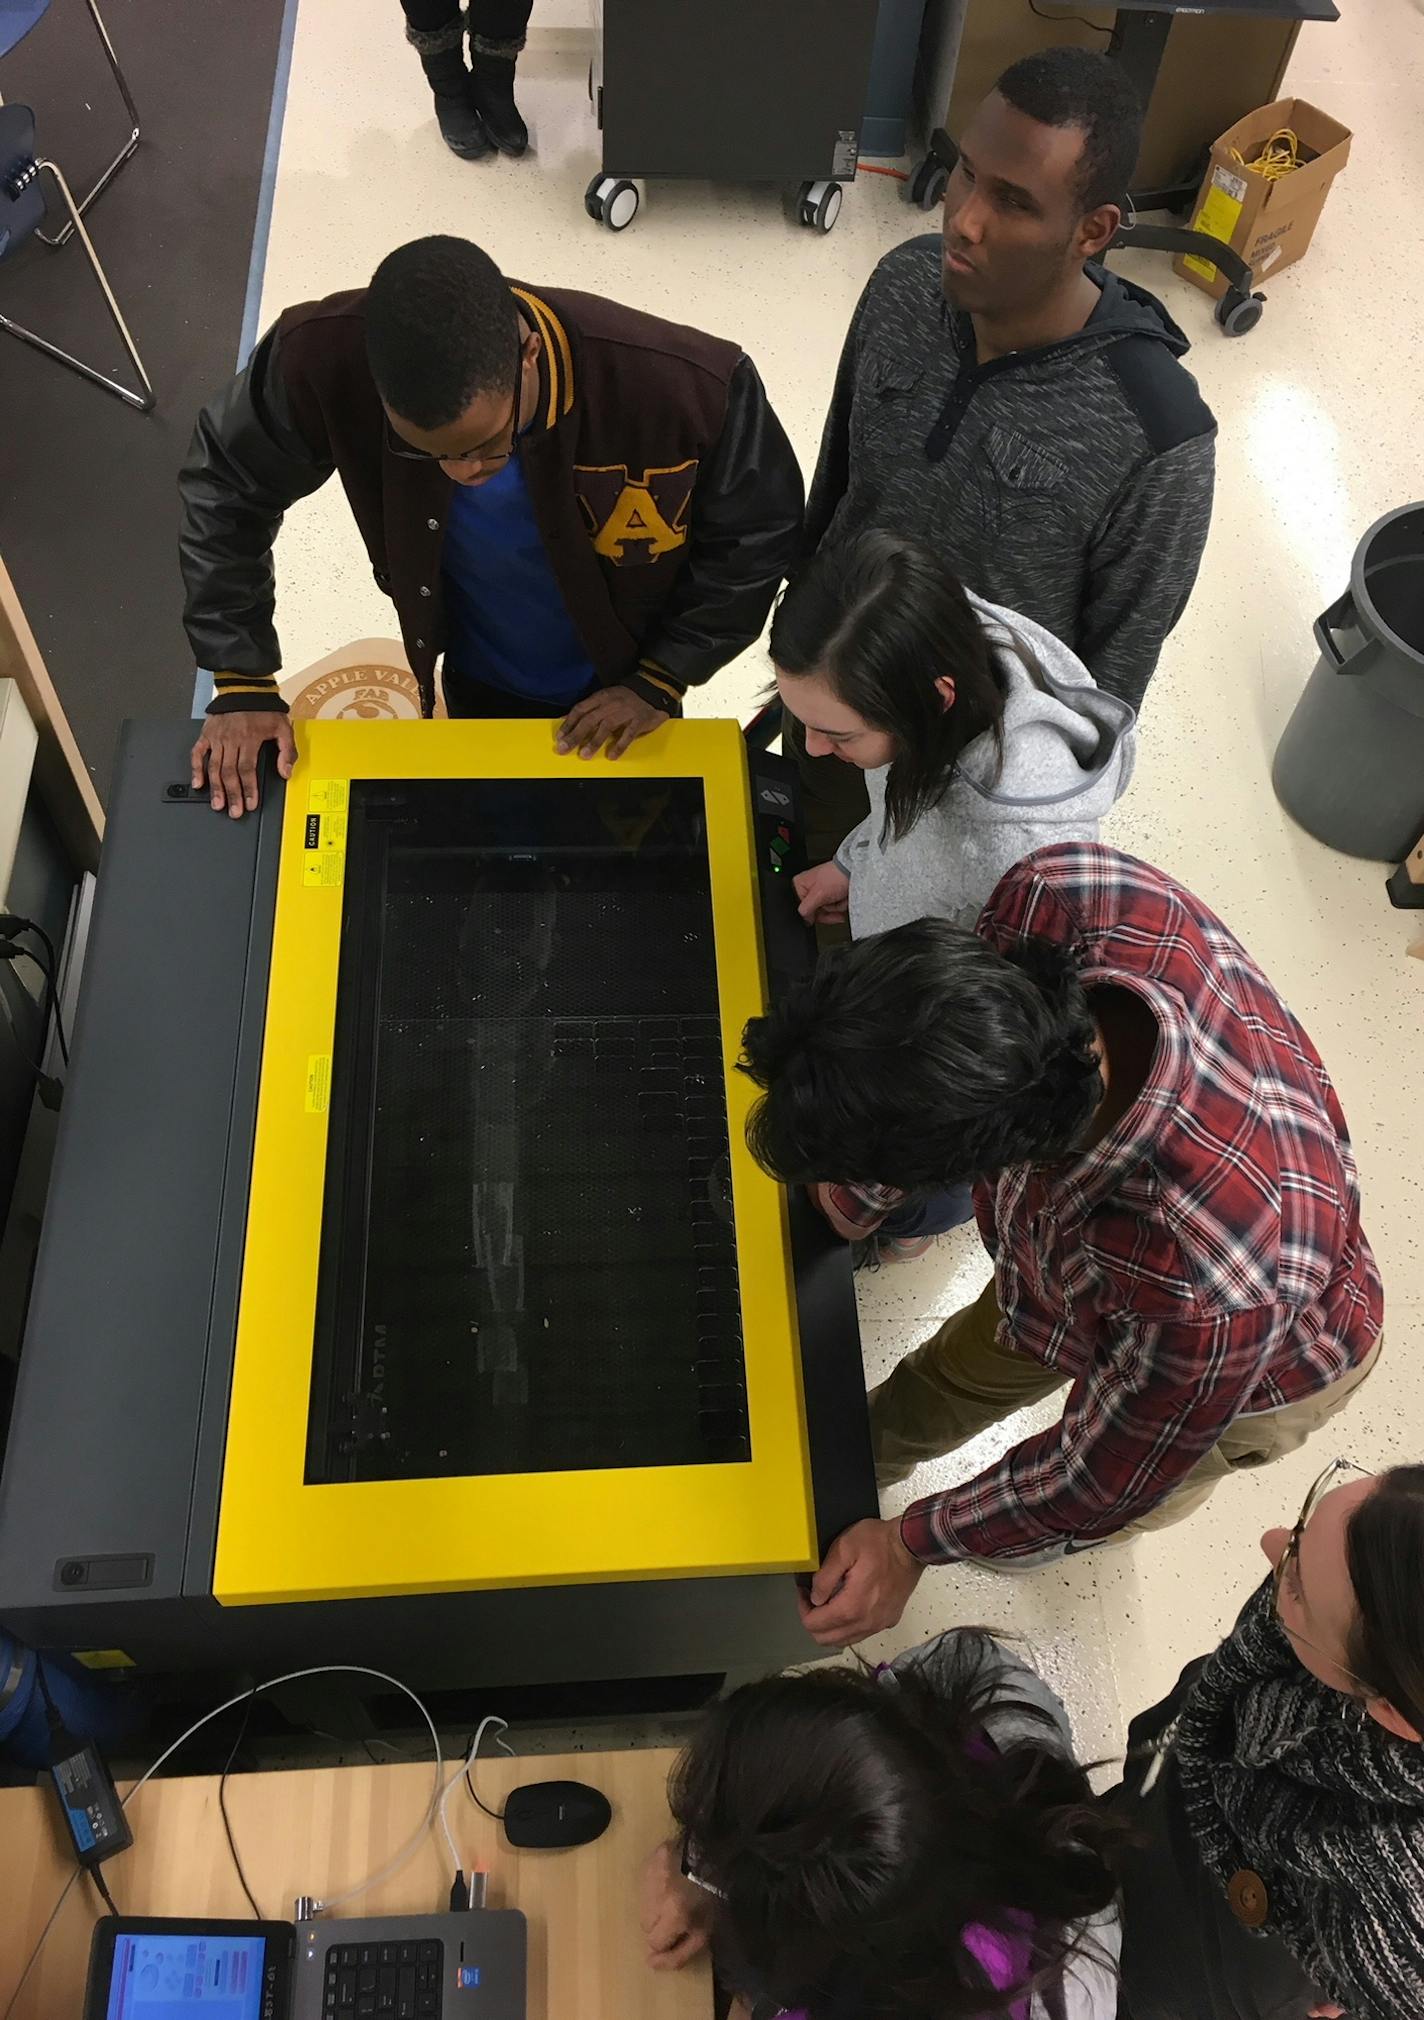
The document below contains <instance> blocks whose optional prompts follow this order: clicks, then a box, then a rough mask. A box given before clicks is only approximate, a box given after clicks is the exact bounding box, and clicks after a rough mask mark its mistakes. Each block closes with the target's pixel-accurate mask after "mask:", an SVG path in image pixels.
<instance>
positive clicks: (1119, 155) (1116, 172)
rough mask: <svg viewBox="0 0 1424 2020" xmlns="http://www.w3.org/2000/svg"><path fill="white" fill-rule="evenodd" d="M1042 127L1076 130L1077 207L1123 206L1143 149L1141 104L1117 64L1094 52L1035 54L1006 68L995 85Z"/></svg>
mask: <svg viewBox="0 0 1424 2020" xmlns="http://www.w3.org/2000/svg"><path fill="white" fill-rule="evenodd" d="M994 89H995V90H996V91H997V92H998V94H999V96H1000V98H1003V99H1005V100H1007V102H1008V103H1009V104H1010V105H1012V106H1013V107H1014V108H1015V110H1016V111H1018V112H1022V113H1025V114H1026V115H1027V116H1028V118H1030V119H1036V120H1038V121H1039V122H1040V123H1041V124H1042V125H1044V126H1078V127H1081V128H1082V130H1083V152H1082V155H1081V157H1080V159H1079V162H1078V202H1079V205H1080V207H1081V208H1082V209H1083V210H1085V211H1088V210H1096V209H1097V207H1098V205H1099V204H1102V203H1116V204H1124V203H1125V202H1126V200H1127V193H1128V188H1129V186H1130V184H1131V182H1132V176H1133V171H1134V169H1135V168H1136V167H1137V156H1138V151H1139V149H1140V148H1141V146H1142V100H1141V99H1140V98H1139V97H1138V95H1137V91H1136V89H1135V88H1134V86H1133V83H1132V80H1131V78H1130V77H1129V76H1128V74H1127V72H1126V71H1125V70H1124V69H1123V67H1122V65H1121V64H1120V63H1119V62H1118V61H1117V60H1116V59H1115V58H1114V57H1111V56H1104V55H1103V54H1102V53H1101V52H1100V51H1099V50H1096V49H1076V48H1072V47H1062V48H1058V49H1040V50H1037V51H1035V53H1034V54H1033V55H1032V56H1021V57H1020V58H1019V60H1018V62H1017V63H1011V64H1010V65H1009V67H1008V69H1007V70H1006V71H1005V72H1004V74H1003V76H1002V77H1001V78H1000V79H999V81H998V83H997V84H996V85H995V86H994Z"/></svg>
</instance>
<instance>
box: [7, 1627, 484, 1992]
mask: <svg viewBox="0 0 1424 2020" xmlns="http://www.w3.org/2000/svg"><path fill="white" fill-rule="evenodd" d="M304 1676H374V1677H375V1678H376V1679H377V1681H378V1682H380V1683H389V1684H391V1685H393V1686H394V1688H395V1689H396V1690H399V1691H402V1692H403V1693H404V1694H405V1696H406V1697H408V1698H409V1699H410V1701H411V1703H412V1704H413V1705H414V1706H415V1708H416V1710H417V1711H418V1712H419V1713H420V1715H421V1717H422V1718H423V1719H424V1720H425V1723H426V1726H427V1727H428V1728H429V1732H430V1744H431V1745H432V1747H433V1748H434V1749H435V1775H434V1780H433V1782H432V1783H431V1789H430V1801H429V1802H428V1803H427V1804H426V1807H425V1816H424V1818H423V1820H422V1821H421V1823H420V1825H419V1827H418V1828H417V1830H416V1831H415V1832H414V1834H413V1835H412V1836H411V1837H410V1838H409V1839H408V1840H407V1842H406V1843H405V1844H404V1845H403V1846H402V1847H401V1849H400V1851H398V1852H397V1853H396V1855H395V1857H394V1858H393V1859H391V1860H390V1861H389V1863H388V1864H386V1865H384V1866H382V1867H381V1869H380V1871H379V1872H378V1873H372V1874H371V1876H370V1877H369V1879H365V1880H362V1881H361V1882H360V1883H359V1885H357V1886H354V1887H348V1888H347V1890H346V1892H345V1893H344V1894H333V1895H332V1896H331V1898H330V1899H329V1900H324V1901H318V1902H317V1904H316V1912H317V1913H318V1914H321V1913H323V1912H324V1911H325V1910H327V1909H330V1908H340V1907H344V1906H345V1904H346V1902H347V1901H354V1900H355V1899H356V1897H357V1895H358V1894H365V1893H369V1891H370V1890H371V1888H372V1887H374V1886H377V1885H379V1883H380V1882H381V1881H382V1880H386V1879H389V1878H390V1876H391V1874H392V1873H398V1872H399V1871H400V1869H401V1867H402V1866H404V1865H406V1864H407V1863H408V1862H409V1861H410V1860H411V1859H413V1858H414V1857H415V1854H416V1853H417V1852H418V1851H419V1850H420V1847H421V1845H422V1844H424V1842H425V1839H426V1835H427V1833H428V1832H429V1830H430V1826H431V1825H432V1824H433V1823H434V1821H435V1811H436V1806H437V1804H438V1803H439V1802H440V1799H441V1797H442V1795H443V1794H444V1787H443V1786H442V1773H443V1770H444V1766H445V1757H444V1755H443V1754H442V1753H441V1751H440V1735H439V1734H438V1733H437V1732H436V1730H435V1721H434V1719H433V1718H432V1717H431V1716H430V1713H429V1712H428V1711H427V1710H426V1708H425V1706H424V1704H423V1703H422V1702H421V1700H420V1699H419V1698H418V1697H417V1696H416V1694H415V1692H414V1691H413V1690H412V1689H411V1687H410V1685H409V1684H408V1683H402V1682H401V1680H400V1678H399V1677H398V1676H391V1675H390V1674H389V1673H388V1672H387V1671H386V1670H384V1669H368V1668H367V1667H366V1666H365V1665H364V1664H363V1663H359V1662H321V1663H317V1664H315V1665H314V1666H313V1667H312V1668H310V1669H289V1670H288V1671H287V1673H286V1674H285V1675H284V1676H271V1677H268V1679H267V1681H266V1682H265V1683H255V1684H253V1686H252V1688H251V1689H250V1690H240V1691H238V1693H237V1695H236V1696H235V1697H230V1698H228V1699H227V1701H226V1703H224V1704H220V1705H217V1706H216V1707H215V1708H214V1709H213V1710H212V1711H205V1712H204V1713H203V1716H202V1717H201V1718H197V1719H194V1721H193V1723H192V1724H191V1725H190V1726H189V1727H188V1730H187V1731H186V1732H183V1733H180V1734H179V1735H178V1737H177V1739H175V1740H174V1742H173V1744H172V1745H171V1746H168V1747H165V1748H164V1750H163V1752H162V1753H161V1754H160V1755H159V1756H158V1759H157V1760H156V1761H155V1762H154V1763H153V1765H152V1766H151V1767H148V1768H145V1769H144V1771H143V1773H142V1774H141V1775H140V1776H139V1778H138V1780H137V1781H136V1782H135V1783H134V1785H133V1787H132V1788H131V1789H130V1790H129V1791H128V1793H127V1795H125V1796H124V1797H123V1798H122V1800H121V1807H122V1808H123V1809H127V1808H128V1806H129V1804H130V1803H131V1802H132V1801H133V1799H134V1797H135V1796H136V1795H137V1794H138V1792H139V1790H140V1789H141V1788H142V1787H143V1786H144V1784H145V1783H146V1782H150V1781H152V1780H153V1777H154V1776H155V1775H156V1774H157V1773H158V1770H159V1769H160V1768H161V1767H162V1766H163V1764H164V1763H165V1761H168V1760H171V1759H172V1757H173V1755H174V1754H175V1753H177V1751H178V1749H179V1747H180V1746H184V1745H186V1744H187V1742H188V1741H189V1740H190V1739H191V1738H192V1737H193V1735H194V1733H195V1732H201V1731H202V1729H203V1727H204V1726H205V1725H211V1724H212V1722H213V1720H214V1719H215V1718H221V1717H222V1715H223V1713H224V1712H225V1711H231V1710H232V1708H233V1706H234V1705H235V1704H243V1703H246V1702H247V1700H248V1699H249V1698H254V1697H261V1696H262V1694H263V1692H264V1691H268V1690H275V1689H276V1688H277V1686H278V1685H279V1684H282V1683H296V1682H299V1681H300V1679H301V1678H302V1677H304ZM480 1730H481V1732H483V1730H484V1727H483V1726H481V1728H480ZM508 1751H509V1749H508V1748H506V1752H508ZM447 1835H448V1833H447ZM82 1871H83V1868H82V1867H76V1868H75V1870H74V1871H73V1872H72V1873H71V1874H70V1876H69V1878H68V1879H67V1880H66V1881H65V1883H64V1888H63V1890H62V1892H61V1893H60V1896H59V1899H58V1900H57V1901H56V1902H55V1904H54V1908H53V1910H52V1912H51V1914H50V1918H49V1920H48V1921H47V1922H46V1923H45V1925H44V1927H43V1929H41V1931H40V1934H39V1940H38V1941H37V1942H36V1944H35V1947H34V1949H33V1950H31V1952H30V1954H29V1957H28V1959H27V1960H26V1963H25V1968H24V1970H23V1971H22V1972H21V1973H20V1976H19V1978H18V1980H17V1981H16V1985H15V1989H14V1991H13V1992H12V1993H11V1994H10V1997H9V2000H8V2002H7V2004H6V2007H5V2011H4V2014H3V2015H0V2020H10V2016H11V2014H12V2013H13V2012H14V2010H15V2002H16V2000H17V1999H18V1998H19V1996H20V1994H21V1992H22V1991H23V1990H24V1988H25V1985H26V1983H27V1982H28V1979H29V1976H30V1973H31V1971H33V1970H34V1968H35V1965H36V1963H37V1962H38V1961H39V1955H40V1952H41V1950H43V1948H44V1946H45V1944H46V1942H47V1941H48V1939H49V1933H50V1930H51V1929H52V1928H53V1927H54V1925H55V1923H56V1921H57V1920H58V1919H59V1911H60V1909H61V1908H62V1907H63V1906H64V1904H65V1902H66V1901H67V1900H68V1899H69V1894H70V1889H71V1888H72V1887H73V1886H74V1883H75V1881H76V1880H77V1879H78V1878H79V1875H80V1873H81V1872H82Z"/></svg>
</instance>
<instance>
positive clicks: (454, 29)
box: [405, 13, 494, 161]
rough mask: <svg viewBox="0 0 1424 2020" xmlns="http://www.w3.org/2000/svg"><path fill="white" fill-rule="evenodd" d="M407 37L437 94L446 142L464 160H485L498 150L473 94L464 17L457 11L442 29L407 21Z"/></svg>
mask: <svg viewBox="0 0 1424 2020" xmlns="http://www.w3.org/2000/svg"><path fill="white" fill-rule="evenodd" d="M405 37H406V41H407V42H409V43H411V44H412V45H413V47H414V48H415V49H416V50H417V51H418V53H419V56H420V67H421V69H422V70H423V71H424V72H425V81H426V83H427V84H428V85H429V86H430V89H431V91H432V93H433V94H434V97H435V117H436V119H437V120H438V121H439V122H440V134H441V138H442V139H443V140H444V142H445V145H446V146H447V147H448V148H449V150H450V152H451V153H452V154H458V155H459V157H460V159H461V161H483V159H484V158H485V156H486V155H487V154H493V153H494V142H493V140H491V138H490V136H489V134H488V133H486V131H485V123H484V121H483V120H482V119H481V118H480V115H479V113H478V111H477V110H476V109H475V106H474V103H473V102H472V99H471V96H470V73H469V71H468V70H466V68H465V23H464V20H463V18H462V17H461V15H460V14H458V13H454V14H452V15H451V16H450V19H449V20H448V21H447V22H446V23H445V24H444V25H443V26H442V27H439V28H412V27H411V26H410V25H409V23H407V24H406V31H405Z"/></svg>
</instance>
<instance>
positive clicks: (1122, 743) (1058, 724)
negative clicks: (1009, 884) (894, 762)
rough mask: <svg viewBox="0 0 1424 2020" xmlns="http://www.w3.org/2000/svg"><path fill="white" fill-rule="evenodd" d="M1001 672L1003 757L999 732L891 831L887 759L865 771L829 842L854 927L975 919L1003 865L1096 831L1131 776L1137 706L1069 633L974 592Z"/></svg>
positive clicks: (972, 749) (859, 933) (965, 756)
mask: <svg viewBox="0 0 1424 2020" xmlns="http://www.w3.org/2000/svg"><path fill="white" fill-rule="evenodd" d="M969 601H970V603H971V604H972V605H973V606H974V610H975V612H976V614H977V616H978V618H979V621H980V623H981V624H982V625H983V627H984V631H985V635H986V637H987V638H988V641H989V646H990V649H991V651H992V652H993V654H994V657H995V661H996V663H997V666H998V669H999V675H1000V678H1001V680H1002V681H1003V683H1004V691H1005V692H1004V721H1003V732H1004V748H1003V760H1002V763H1001V762H1000V759H999V754H998V751H997V750H996V748H995V744H994V739H993V737H992V736H990V735H988V734H987V733H986V734H985V735H983V736H980V737H976V738H975V740H974V742H973V743H971V744H970V745H969V746H968V748H967V749H966V750H965V751H964V752H963V753H962V754H961V756H960V759H959V764H958V766H957V768H956V771H955V776H954V779H953V781H952V782H951V784H950V787H949V790H948V792H946V794H945V795H944V798H943V799H942V800H941V801H940V802H939V804H938V805H937V806H935V807H931V809H930V810H929V812H928V813H926V814H924V815H922V816H921V818H920V819H919V820H918V821H916V823H915V825H914V827H913V828H912V829H911V830H910V832H909V834H907V835H905V836H904V837H902V838H901V839H900V840H896V839H895V838H894V837H893V836H891V835H888V834H886V833H885V782H886V779H887V777H888V776H889V769H890V768H889V766H888V765H887V766H882V767H881V768H880V769H879V770H878V771H872V772H867V773H866V775H865V783H866V788H867V790H868V792H869V794H870V813H869V815H868V816H867V817H866V819H865V820H863V821H862V822H861V824H860V826H859V827H858V828H854V829H852V831H851V833H850V834H849V835H847V837H846V839H845V841H844V842H842V844H841V846H840V849H839V850H838V851H837V854H836V861H837V863H838V864H839V865H840V867H841V868H842V869H843V870H844V871H845V872H846V874H847V875H848V876H849V878H850V929H851V935H852V937H853V938H854V939H857V940H862V939H864V938H865V936H866V935H867V934H868V933H884V932H888V931H889V929H890V928H891V927H892V926H903V925H905V924H907V923H908V922H909V921H910V920H913V919H952V920H954V921H956V922H957V923H958V924H960V925H966V926H972V925H973V924H974V921H975V920H976V919H977V918H978V916H979V913H980V912H981V910H982V909H983V907H984V904H985V901H986V900H987V898H988V896H989V893H990V892H991V891H992V890H993V888H994V886H995V884H997V883H998V881H999V879H1000V877H1002V876H1003V874H1004V872H1005V871H1006V870H1010V869H1012V868H1013V866H1014V864H1015V863H1018V862H1022V860H1023V858H1024V857H1025V856H1027V855H1030V854H1031V853H1032V852H1033V851H1034V850H1035V849H1043V848H1047V847H1049V845H1050V844H1051V843H1053V842H1095V841H1097V839H1098V824H1099V822H1100V821H1101V819H1102V817H1103V815H1104V814H1105V813H1106V812H1107V811H1108V809H1109V807H1111V806H1112V804H1113V802H1114V801H1115V800H1117V799H1118V798H1119V797H1120V795H1121V794H1122V793H1124V792H1125V791H1126V790H1127V785H1128V781H1129V780H1130V779H1131V777H1132V767H1133V763H1134V760H1135V758H1136V754H1137V729H1136V717H1135V715H1134V714H1133V711H1132V709H1131V708H1130V707H1129V706H1128V704H1127V703H1126V702H1125V701H1120V700H1119V699H1118V697H1117V696H1116V695H1112V694H1105V693H1104V692H1103V691H1102V689H1101V688H1098V687H1096V686H1095V685H1094V683H1093V679H1092V676H1091V674H1090V673H1089V672H1088V669H1087V668H1086V667H1085V666H1084V665H1083V663H1082V661H1081V660H1080V659H1078V658H1077V657H1076V655H1075V654H1073V653H1071V652H1070V651H1069V650H1068V648H1067V646H1066V645H1063V644H1062V643H1061V642H1060V641H1059V640H1058V639H1056V638H1055V637H1054V636H1053V634H1052V632H1049V631H1045V630H1044V628H1043V626H1042V625H1041V624H1034V623H1032V622H1031V621H1030V620H1029V619H1028V618H1026V617H1020V616H1019V615H1018V614H1017V613H1016V612H1015V611H1012V610H1004V609H1001V608H1000V606H999V605H998V604H996V603H987V602H985V600H984V598H983V597H981V596H975V595H973V594H971V595H970V597H969Z"/></svg>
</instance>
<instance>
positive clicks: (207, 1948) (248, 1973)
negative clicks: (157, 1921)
mask: <svg viewBox="0 0 1424 2020" xmlns="http://www.w3.org/2000/svg"><path fill="white" fill-rule="evenodd" d="M266 1955H267V1940H266V1938H265V1937H264V1936H248V1935H231V1936H229V1935H226V1934H223V1935H215V1934H211V1933H204V1932H200V1931H199V1930H197V1929H192V1930H185V1929H183V1928H182V1927H181V1926H180V1927H177V1928H170V1929H165V1930H162V1931H158V1932H151V1931H145V1932H139V1933H133V1932H129V1931H123V1932H121V1933H119V1934H117V1935H116V1936H115V1937H114V1953H113V1961H112V1964H111V1966H110V1972H109V2000H108V2005H107V2006H106V2007H104V2008H103V2020H190V2016H191V2020H258V2016H259V2014H260V2013H261V2010H262V1979H263V1966H264V1964H265V1962H266Z"/></svg>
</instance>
